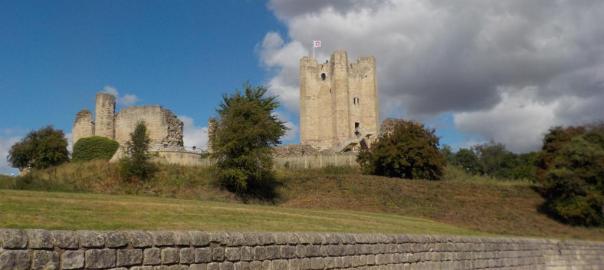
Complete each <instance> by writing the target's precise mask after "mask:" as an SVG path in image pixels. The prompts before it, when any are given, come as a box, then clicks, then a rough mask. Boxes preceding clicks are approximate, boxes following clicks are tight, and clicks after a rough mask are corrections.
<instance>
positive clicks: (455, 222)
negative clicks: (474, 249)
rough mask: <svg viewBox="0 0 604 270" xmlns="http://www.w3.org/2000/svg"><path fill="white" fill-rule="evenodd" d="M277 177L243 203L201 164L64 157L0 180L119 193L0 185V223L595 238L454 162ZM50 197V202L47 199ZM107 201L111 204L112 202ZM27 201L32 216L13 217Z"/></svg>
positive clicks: (522, 188) (599, 236) (535, 198)
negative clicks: (268, 189)
mask: <svg viewBox="0 0 604 270" xmlns="http://www.w3.org/2000/svg"><path fill="white" fill-rule="evenodd" d="M278 178H279V179H280V180H281V182H282V185H281V186H280V187H279V194H280V195H281V197H280V198H278V199H276V201H275V202H274V204H269V203H266V202H250V203H248V204H243V203H241V202H240V201H238V200H237V198H235V197H234V196H233V195H232V194H230V193H228V192H226V191H222V190H220V189H219V188H217V187H215V186H214V185H213V182H212V179H211V173H210V171H209V170H208V169H203V168H184V167H178V166H164V167H162V169H161V172H160V174H159V175H157V176H156V177H155V178H154V179H152V180H151V181H150V182H148V183H146V184H144V185H137V184H128V183H122V182H121V181H119V177H118V174H117V169H116V168H115V167H114V166H112V165H109V164H107V163H104V162H90V163H82V164H67V165H63V166H60V167H58V168H54V169H50V170H46V171H43V172H38V173H35V174H33V175H32V177H31V178H26V179H23V180H20V181H15V180H14V179H10V180H4V181H2V180H0V188H3V187H4V188H9V189H26V190H50V191H69V192H73V191H78V192H91V193H102V194H116V195H120V196H111V197H107V196H106V195H96V194H94V195H93V194H73V193H36V192H23V193H20V192H17V191H8V190H4V191H0V220H1V221H0V226H10V227H24V226H27V227H45V228H46V227H48V226H54V227H53V228H62V226H65V228H149V229H151V228H198V229H233V230H245V229H246V228H248V229H250V230H273V231H275V230H277V231H281V230H314V231H356V232H368V231H380V232H410V233H451V234H499V235H516V236H532V237H555V238H579V239H589V240H604V229H597V228H581V227H571V226H568V225H564V224H561V223H559V222H557V221H555V220H552V219H550V218H549V217H547V216H546V215H544V214H542V213H540V212H538V211H537V209H538V206H539V205H540V204H541V203H542V202H543V199H542V198H541V197H540V196H539V194H538V193H537V192H536V191H535V190H534V188H533V186H532V185H531V184H530V183H529V182H527V181H496V180H492V179H486V178H481V177H472V176H468V175H465V174H463V173H462V172H460V171H458V170H455V169H454V168H450V169H448V171H447V174H446V177H445V180H443V181H422V180H401V179H394V178H386V177H376V176H367V175H361V174H359V172H358V171H356V170H355V169H352V168H327V169H321V170H280V171H278ZM126 194H136V195H144V196H145V197H141V196H123V195H126ZM150 196H154V197H150ZM157 197H171V198H178V199H180V200H172V199H167V198H157ZM69 202H73V204H71V203H69ZM49 204H52V205H53V207H51V208H48V207H46V205H49ZM8 205H12V206H8ZM20 205H21V206H22V207H23V208H24V209H20V208H19V206H20ZM85 205H87V206H85ZM138 206H140V207H138ZM6 207H8V208H6ZM115 207H117V208H118V210H117V211H114V210H111V209H112V208H115ZM11 209H12V210H11ZM27 209H29V210H31V213H36V215H37V217H35V218H33V217H32V218H31V219H29V220H28V219H23V220H21V219H19V218H18V216H20V213H22V212H23V211H24V210H27ZM90 209H108V210H107V212H103V211H101V210H99V211H94V210H90ZM142 209H148V211H143V210H142ZM163 209H166V211H163ZM154 211H157V212H158V214H157V215H154V214H153V213H154ZM222 211H224V214H221V213H223V212H222ZM241 211H243V212H241ZM7 213H12V214H7ZM86 213H88V214H86ZM103 213H104V214H103ZM159 213H164V214H159ZM233 213H236V214H233ZM10 215H13V216H10ZM72 215H73V216H72ZM86 215H88V216H89V217H90V218H95V217H96V216H100V217H102V218H101V219H100V220H106V222H100V221H99V220H96V219H94V220H96V222H89V223H87V222H85V221H81V222H77V223H76V224H70V223H69V222H63V223H60V222H59V223H56V224H55V225H46V224H52V222H49V220H60V219H61V217H62V216H65V217H66V219H67V220H69V218H70V217H72V218H76V219H77V220H80V219H82V218H81V217H87V216H86ZM84 219H85V218H84ZM13 220H14V221H13ZM357 221H358V222H357ZM8 222H11V223H8ZM145 224H148V225H145ZM191 226H193V227H191Z"/></svg>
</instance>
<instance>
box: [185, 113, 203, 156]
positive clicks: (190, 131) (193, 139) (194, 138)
mask: <svg viewBox="0 0 604 270" xmlns="http://www.w3.org/2000/svg"><path fill="white" fill-rule="evenodd" d="M178 119H180V120H181V121H182V122H183V124H184V128H183V133H184V134H183V140H184V144H185V147H186V148H187V149H191V148H192V147H193V146H195V147H196V148H197V149H203V150H206V149H207V147H208V128H207V127H198V126H196V125H195V121H194V120H193V118H191V117H188V116H184V115H180V116H178Z"/></svg>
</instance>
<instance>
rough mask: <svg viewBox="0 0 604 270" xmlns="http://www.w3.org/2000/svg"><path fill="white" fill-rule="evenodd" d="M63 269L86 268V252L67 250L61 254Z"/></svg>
mask: <svg viewBox="0 0 604 270" xmlns="http://www.w3.org/2000/svg"><path fill="white" fill-rule="evenodd" d="M61 262H62V266H63V269H66V270H70V269H80V268H83V267H84V250H65V251H63V254H61Z"/></svg>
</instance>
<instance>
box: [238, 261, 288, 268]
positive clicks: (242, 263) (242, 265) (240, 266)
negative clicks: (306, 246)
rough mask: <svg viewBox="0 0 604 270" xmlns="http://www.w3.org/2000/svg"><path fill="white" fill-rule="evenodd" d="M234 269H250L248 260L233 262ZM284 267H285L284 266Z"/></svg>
mask: <svg viewBox="0 0 604 270" xmlns="http://www.w3.org/2000/svg"><path fill="white" fill-rule="evenodd" d="M233 266H234V270H250V263H249V262H236V263H234V264H233ZM284 269H286V268H284Z"/></svg>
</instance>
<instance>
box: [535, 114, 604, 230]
mask: <svg viewBox="0 0 604 270" xmlns="http://www.w3.org/2000/svg"><path fill="white" fill-rule="evenodd" d="M538 164H539V170H541V171H540V173H539V181H540V183H541V184H542V187H543V194H544V197H545V199H546V201H545V203H544V205H543V206H544V207H543V208H544V209H545V210H546V211H547V212H548V213H550V214H552V215H553V216H554V217H556V218H558V219H560V220H562V221H564V222H567V223H570V224H574V225H584V226H602V225H604V126H603V125H595V126H584V127H569V128H561V127H556V128H553V129H551V130H550V131H549V133H548V134H547V135H546V136H545V138H544V144H543V150H542V153H541V155H540V156H539V162H538Z"/></svg>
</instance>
